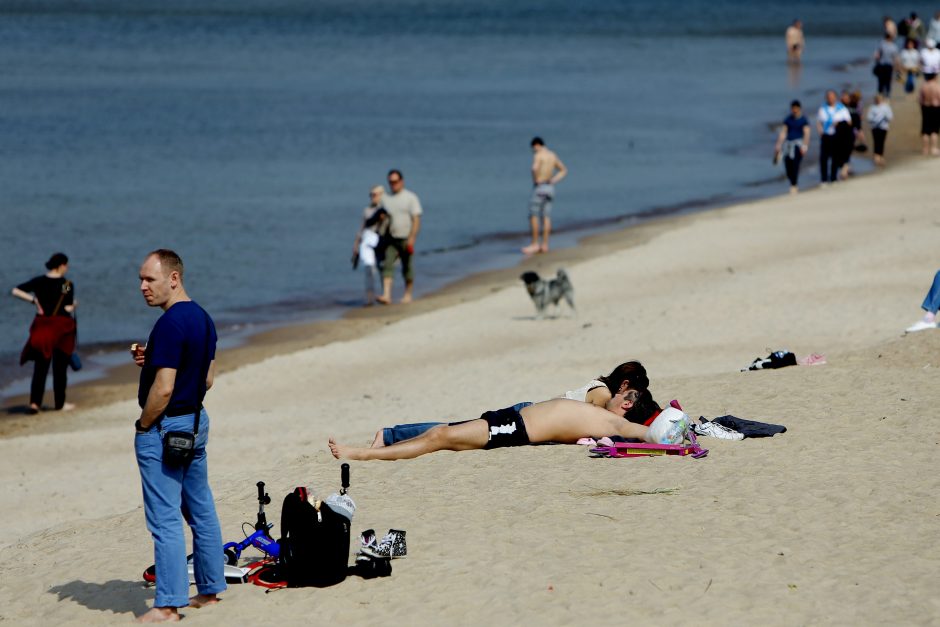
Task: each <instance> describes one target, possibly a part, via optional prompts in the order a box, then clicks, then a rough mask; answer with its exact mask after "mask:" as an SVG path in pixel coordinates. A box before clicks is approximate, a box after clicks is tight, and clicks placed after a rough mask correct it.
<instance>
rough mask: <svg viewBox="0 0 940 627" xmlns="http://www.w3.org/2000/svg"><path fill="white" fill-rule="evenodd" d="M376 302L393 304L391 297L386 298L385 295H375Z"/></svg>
mask: <svg viewBox="0 0 940 627" xmlns="http://www.w3.org/2000/svg"><path fill="white" fill-rule="evenodd" d="M375 302H377V303H378V304H380V305H391V304H392V300H391V299H390V298H385V297H384V296H376V297H375Z"/></svg>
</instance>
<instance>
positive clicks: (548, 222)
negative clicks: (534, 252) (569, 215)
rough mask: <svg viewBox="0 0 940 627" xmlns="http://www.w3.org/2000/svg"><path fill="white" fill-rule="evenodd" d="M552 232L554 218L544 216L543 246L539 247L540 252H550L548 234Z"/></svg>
mask: <svg viewBox="0 0 940 627" xmlns="http://www.w3.org/2000/svg"><path fill="white" fill-rule="evenodd" d="M551 232H552V219H551V218H549V217H548V216H545V217H544V218H542V246H541V248H539V252H542V253H547V252H548V236H549V234H550V233H551Z"/></svg>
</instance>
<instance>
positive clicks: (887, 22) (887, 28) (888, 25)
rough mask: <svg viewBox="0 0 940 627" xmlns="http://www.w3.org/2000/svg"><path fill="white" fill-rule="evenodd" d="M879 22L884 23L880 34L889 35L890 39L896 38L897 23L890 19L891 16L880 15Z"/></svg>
mask: <svg viewBox="0 0 940 627" xmlns="http://www.w3.org/2000/svg"><path fill="white" fill-rule="evenodd" d="M881 23H882V24H883V25H884V28H883V30H882V31H881V33H882V35H890V36H891V39H897V37H898V25H897V23H896V22H895V21H894V20H892V19H891V16H890V15H885V16H884V17H882V18H881Z"/></svg>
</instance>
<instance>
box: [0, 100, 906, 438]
mask: <svg viewBox="0 0 940 627" xmlns="http://www.w3.org/2000/svg"><path fill="white" fill-rule="evenodd" d="M892 108H893V109H894V113H895V120H894V122H893V123H892V126H891V131H890V132H889V134H888V139H887V144H886V148H885V151H886V154H887V162H888V165H887V166H886V168H884V170H887V171H890V170H891V169H893V168H897V167H900V166H902V165H903V164H904V163H905V162H907V161H908V160H910V159H915V158H918V157H922V155H921V154H920V134H919V128H920V125H919V119H918V117H919V111H918V108H917V103H916V92H915V93H914V94H909V95H908V94H897V95H896V97H895V99H894V100H893V101H892ZM863 128H864V129H865V132H866V138H870V133H869V132H868V129H867V124H866V125H864V126H863ZM915 140H916V144H915ZM812 141H813V145H814V147H816V146H818V137H817V136H816V132H815V128H814V129H813V140H812ZM816 150H818V148H817V149H816ZM815 152H816V151H815V150H814V156H815ZM853 157H854V158H855V159H865V160H866V161H870V159H871V153H870V152H866V153H855V155H853ZM816 164H817V162H816V161H815V160H814V161H812V162H810V163H808V164H807V165H806V166H804V168H803V169H802V171H801V179H802V180H801V183H803V182H804V181H806V180H807V179H809V180H812V181H813V183H812V184H811V185H809V186H806V187H802V188H801V189H803V191H801V194H806V193H810V192H815V191H818V188H819V183H818V174H817V170H816ZM880 172H881V170H879V169H878V168H874V167H873V169H871V170H870V171H868V172H866V173H864V174H861V175H859V174H854V175H853V176H852V179H861V178H867V177H870V176H877V175H878V174H879V173H880ZM779 178H782V176H779V177H775V178H774V179H768V180H766V181H762V182H757V183H755V184H754V187H762V186H764V185H770V184H772V181H777V180H779ZM845 184H846V183H840V184H839V185H840V186H842V185H845ZM848 184H851V179H850V180H849V181H848ZM747 189H748V184H745V185H744V186H742V188H741V189H739V190H738V192H737V193H738V194H740V196H737V195H736V194H735V192H729V193H728V194H727V196H729V198H725V197H724V195H722V196H720V197H712V198H706V199H697V200H689V201H685V202H682V203H678V204H676V205H671V206H668V207H652V208H650V209H648V210H645V211H643V212H641V213H638V214H631V215H628V216H621V217H618V218H613V219H609V220H604V221H602V224H601V226H604V225H607V226H615V225H617V224H618V223H620V222H625V221H629V222H632V224H628V225H626V226H618V227H616V228H614V229H613V230H611V231H608V232H591V233H588V234H586V235H583V236H580V237H577V239H576V243H575V244H573V245H571V246H567V247H565V248H557V249H553V250H551V251H550V252H549V253H548V254H540V255H535V256H532V257H524V256H521V255H520V259H519V261H518V263H516V264H514V265H512V266H509V267H504V268H498V269H494V270H482V271H479V272H475V273H473V274H470V275H467V276H464V277H462V278H459V279H456V280H454V281H451V282H449V283H446V284H444V286H443V287H440V288H437V289H435V290H433V291H431V292H429V293H427V294H425V295H422V296H421V297H420V298H418V299H416V300H415V301H414V302H413V303H411V304H410V305H407V306H404V305H400V304H393V305H390V306H378V305H376V306H373V307H357V308H350V309H347V310H346V311H344V312H343V313H342V314H340V316H339V317H337V318H327V319H315V320H308V321H301V322H285V323H275V324H273V325H269V326H272V328H268V329H264V330H260V331H254V332H252V331H249V332H247V333H246V334H245V335H244V337H243V338H241V339H240V340H239V342H238V343H237V344H236V345H235V346H233V347H230V348H226V349H220V350H219V356H218V359H217V363H216V365H217V368H218V374H220V375H221V374H225V373H228V372H233V371H235V370H237V369H239V368H241V367H244V366H247V365H251V364H256V363H259V362H262V361H265V360H267V359H270V358H272V357H276V356H284V355H290V354H293V353H296V352H299V351H304V350H307V349H311V348H315V347H321V346H326V345H328V344H332V343H334V342H343V341H348V340H352V339H355V338H358V337H361V336H364V335H368V334H371V333H374V332H375V331H377V330H379V329H381V328H382V327H384V326H387V325H390V324H393V323H395V322H398V321H401V320H403V319H406V318H408V317H412V316H416V315H420V314H423V313H427V312H431V311H436V310H439V309H444V308H447V307H452V306H454V305H457V304H460V303H464V302H468V301H471V300H477V299H479V298H482V297H483V296H485V295H487V294H489V293H492V292H496V291H499V290H502V289H507V288H511V287H512V286H513V285H514V284H515V283H516V282H517V279H518V276H519V274H520V273H522V272H525V271H528V270H534V271H537V272H540V273H541V274H543V275H545V274H553V273H554V271H555V269H556V268H557V267H559V266H563V265H564V264H569V265H570V264H574V263H578V262H582V261H586V260H591V259H596V258H599V257H603V256H606V255H608V254H610V253H611V252H613V251H616V250H622V249H624V248H629V247H635V246H639V245H642V244H643V243H645V242H647V241H649V240H650V239H651V238H653V237H656V236H657V235H659V234H661V233H663V232H665V231H670V230H674V229H678V228H681V227H682V226H683V225H684V224H686V223H687V222H688V221H691V220H695V219H696V218H697V217H699V216H701V215H703V214H708V213H711V212H717V211H721V210H722V209H727V208H731V207H736V206H740V205H744V204H748V203H752V202H760V201H761V200H766V199H771V198H777V197H781V196H786V195H787V194H786V192H782V193H780V194H769V195H760V194H758V195H755V196H754V197H746V196H744V195H743V192H745V191H746V190H747ZM590 228H591V227H584V226H582V227H579V228H575V229H569V230H568V232H569V233H570V232H575V233H576V232H577V231H578V230H589V229H590ZM594 228H599V227H597V226H595V227H594ZM520 285H521V284H520ZM575 289H576V290H577V285H576V286H575ZM520 294H521V291H520ZM258 326H260V327H264V326H265V325H258ZM138 372H139V371H138V369H137V368H136V367H135V366H134V365H133V364H130V363H128V364H124V365H118V366H110V367H107V366H106V367H104V368H103V373H102V374H101V376H99V377H96V378H94V379H91V380H88V381H82V382H79V383H76V384H74V385H71V384H70V386H69V390H68V398H69V402H74V403H76V405H77V406H78V408H77V409H78V410H81V411H84V410H89V409H95V408H100V407H102V406H105V405H109V404H111V403H114V402H119V401H125V400H127V399H131V398H136V392H137V377H138ZM48 394H50V392H49V391H48V390H47V395H48ZM27 403H28V396H27V395H26V394H15V395H10V396H7V397H6V399H5V405H4V407H3V408H2V409H0V438H5V437H11V436H16V435H21V434H27V433H46V432H51V431H60V430H63V431H67V430H69V427H68V423H69V421H70V417H71V416H73V415H74V413H75V412H65V413H59V412H55V411H50V410H47V411H44V412H42V413H41V414H39V416H32V415H28V414H26V413H25V408H26V405H27ZM37 418H38V419H37Z"/></svg>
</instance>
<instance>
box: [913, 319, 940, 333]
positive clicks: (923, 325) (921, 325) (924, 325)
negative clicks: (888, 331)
mask: <svg viewBox="0 0 940 627" xmlns="http://www.w3.org/2000/svg"><path fill="white" fill-rule="evenodd" d="M936 328H937V323H936V322H927V321H926V320H918V321H917V322H915V323H914V324H912V325H911V326H909V327H907V329H905V330H906V331H907V332H908V333H913V332H914V331H924V330H926V329H936Z"/></svg>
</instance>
